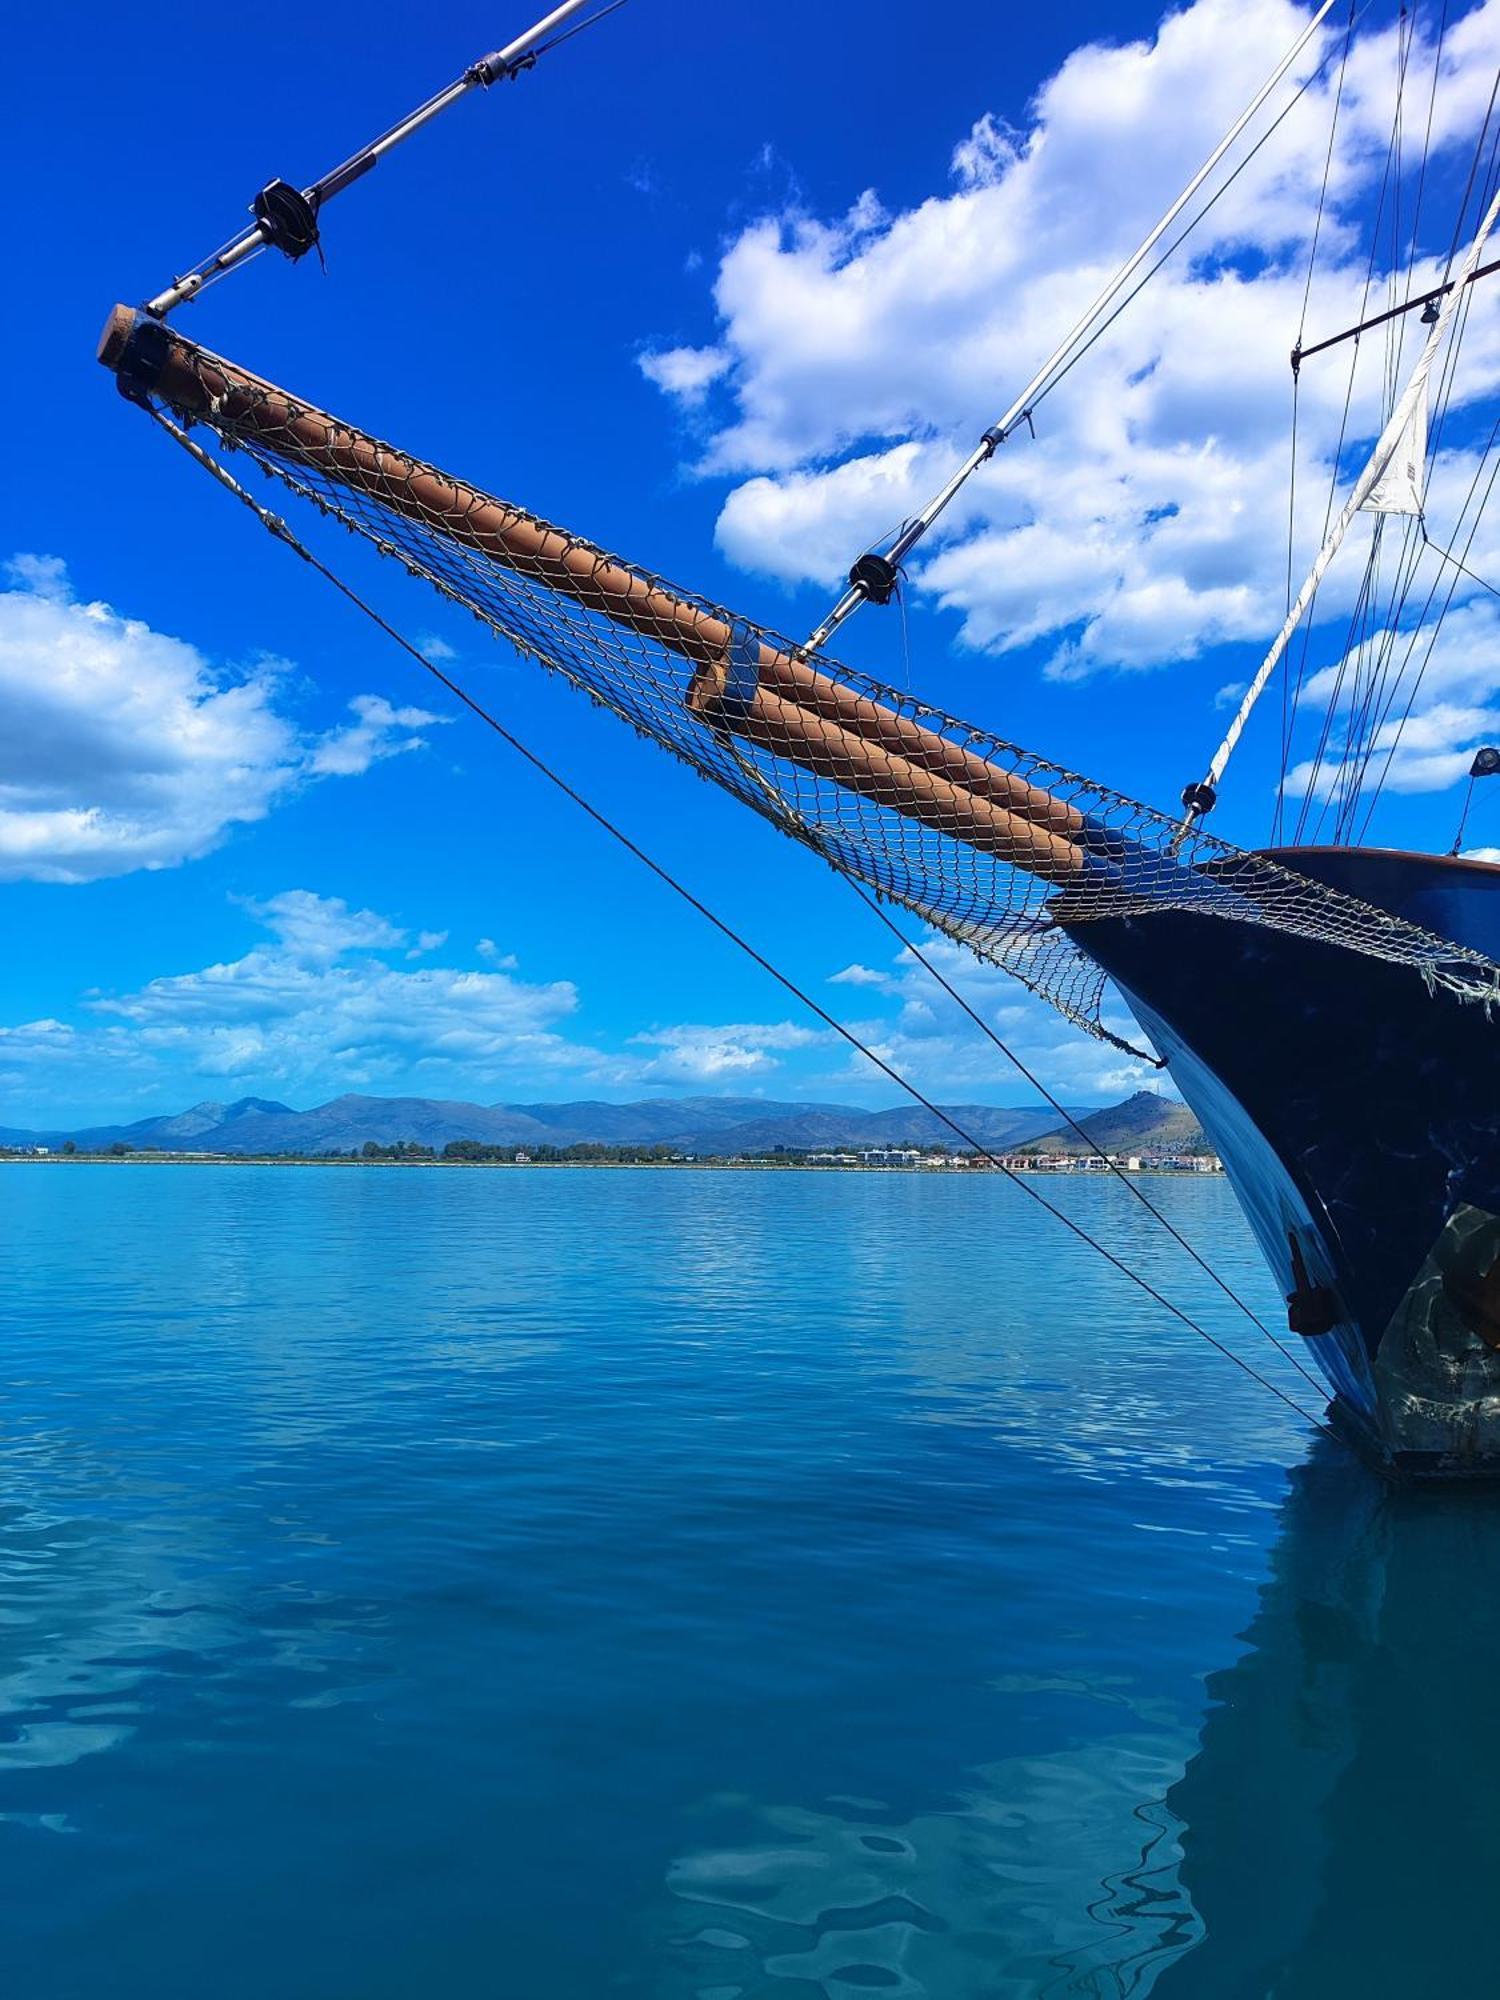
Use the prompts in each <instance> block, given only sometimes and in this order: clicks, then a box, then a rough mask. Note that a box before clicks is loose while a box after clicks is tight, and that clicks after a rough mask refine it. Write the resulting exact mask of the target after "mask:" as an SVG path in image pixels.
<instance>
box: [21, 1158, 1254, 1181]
mask: <svg viewBox="0 0 1500 2000" xmlns="http://www.w3.org/2000/svg"><path fill="white" fill-rule="evenodd" d="M1060 1160H1061V1161H1062V1162H1066V1164H1059V1165H1057V1166H1049V1167H1039V1166H1037V1165H1035V1164H1027V1165H1022V1164H1020V1162H1019V1161H1017V1162H1015V1163H1012V1162H1011V1161H1010V1160H1009V1159H1007V1157H1006V1156H1005V1155H1004V1154H1000V1155H998V1156H997V1161H996V1162H995V1163H991V1162H990V1161H989V1160H986V1159H979V1160H975V1161H973V1162H972V1163H970V1161H968V1160H965V1161H964V1164H963V1165H961V1166H950V1165H949V1164H948V1162H947V1161H946V1160H937V1161H934V1162H933V1163H932V1164H930V1165H928V1164H918V1165H910V1164H906V1163H903V1164H901V1165H893V1166H884V1165H880V1164H877V1163H873V1162H872V1163H870V1164H868V1165H867V1164H866V1163H865V1162H863V1161H847V1160H845V1161H838V1162H832V1161H827V1162H825V1161H813V1160H778V1159H764V1160H731V1159H705V1160H350V1159H340V1158H336V1157H330V1156H324V1155H316V1154H296V1153H278V1154H249V1155H243V1156H241V1155H235V1154H229V1153H210V1154H204V1153H128V1154H125V1155H123V1156H120V1157H115V1156H112V1155H110V1154H108V1153H76V1154H74V1153H69V1154H63V1153H47V1154H36V1153H0V1167H270V1168H275V1167H354V1168H374V1169H376V1170H391V1169H394V1170H396V1171H398V1172H405V1173H412V1172H430V1171H432V1170H433V1169H437V1170H439V1171H442V1172H446V1173H493V1172H497V1171H498V1172H501V1173H557V1172H563V1173H570V1172H577V1171H579V1170H587V1171H591V1172H599V1171H603V1172H606V1173H726V1174H735V1173H747V1174H786V1173H793V1174H946V1175H948V1176H949V1177H951V1178H957V1179H962V1178H964V1177H966V1176H967V1175H970V1174H992V1175H993V1174H1001V1175H1007V1174H1027V1175H1034V1176H1035V1177H1036V1178H1037V1179H1038V1180H1049V1179H1054V1178H1056V1177H1058V1176H1062V1175H1075V1176H1076V1175H1080V1174H1092V1175H1094V1176H1095V1177H1096V1178H1101V1179H1104V1178H1113V1176H1114V1174H1115V1173H1116V1172H1118V1173H1120V1174H1122V1175H1126V1176H1128V1177H1129V1178H1130V1179H1135V1178H1137V1177H1138V1176H1141V1175H1146V1174H1162V1175H1169V1176H1170V1177H1172V1178H1173V1179H1176V1180H1218V1179H1221V1178H1222V1177H1223V1168H1222V1167H1220V1166H1219V1165H1217V1164H1215V1165H1213V1166H1211V1167H1173V1166H1166V1165H1162V1164H1158V1163H1155V1162H1150V1163H1148V1162H1146V1161H1142V1163H1141V1164H1140V1166H1138V1167H1126V1166H1125V1165H1123V1164H1120V1163H1116V1164H1115V1165H1112V1166H1104V1165H1101V1164H1100V1159H1099V1155H1098V1154H1097V1153H1081V1154H1063V1155H1061V1156H1060Z"/></svg>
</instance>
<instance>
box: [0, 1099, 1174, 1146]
mask: <svg viewBox="0 0 1500 2000" xmlns="http://www.w3.org/2000/svg"><path fill="white" fill-rule="evenodd" d="M944 1108H945V1109H946V1110H947V1111H948V1113H949V1115H950V1116H951V1117H952V1118H953V1119H954V1121H955V1122H956V1123H957V1124H958V1125H960V1126H962V1128H963V1129H964V1131H965V1132H967V1133H970V1134H971V1135H972V1136H973V1138H974V1139H975V1140H977V1141H978V1143H979V1144H980V1145H982V1146H987V1147H990V1146H993V1147H999V1146H1003V1147H1007V1148H1014V1147H1017V1146H1028V1147H1029V1146H1030V1145H1032V1143H1033V1142H1035V1144H1036V1147H1037V1149H1038V1150H1046V1151H1053V1152H1060V1153H1073V1152H1087V1151H1088V1150H1089V1147H1088V1145H1087V1144H1086V1143H1085V1142H1084V1141H1082V1140H1080V1138H1079V1137H1078V1134H1077V1133H1076V1132H1074V1131H1073V1130H1072V1129H1071V1128H1070V1127H1067V1126H1063V1127H1061V1128H1059V1125H1058V1118H1057V1114H1056V1112H1055V1111H1053V1110H1052V1109H1051V1108H1050V1107H1048V1106H1046V1105H1009V1106H1006V1105H993V1104H957V1105H948V1106H945V1107H944ZM1069 1109H1070V1115H1071V1116H1073V1117H1076V1118H1077V1119H1078V1120H1079V1121H1080V1123H1081V1124H1082V1126H1083V1128H1084V1130H1085V1131H1086V1132H1087V1133H1088V1135H1089V1138H1090V1139H1091V1140H1093V1141H1094V1142H1095V1143H1096V1144H1098V1145H1100V1146H1103V1147H1104V1148H1105V1149H1106V1150H1108V1151H1111V1152H1123V1151H1133V1150H1136V1149H1137V1148H1139V1147H1140V1146H1142V1145H1148V1146H1149V1145H1153V1144H1154V1145H1171V1146H1184V1145H1190V1144H1192V1143H1194V1141H1195V1140H1199V1139H1201V1135H1200V1134H1199V1133H1198V1130H1197V1126H1196V1124H1195V1123H1194V1121H1193V1118H1192V1115H1191V1113H1190V1112H1188V1111H1186V1110H1185V1109H1184V1107H1183V1106H1182V1105H1180V1104H1174V1103H1172V1102H1171V1101H1170V1100H1169V1099H1167V1098H1163V1097H1157V1096H1155V1095H1154V1094H1153V1093H1152V1092H1150V1091H1140V1092H1138V1093H1137V1094H1136V1095H1135V1096H1134V1097H1132V1098H1130V1099H1129V1100H1128V1101H1127V1102H1126V1103H1124V1104H1120V1105H1115V1106H1112V1107H1111V1108H1109V1109H1108V1110H1103V1111H1100V1110H1096V1109H1094V1110H1091V1109H1087V1108H1085V1109H1076V1108H1073V1107H1070V1108H1069ZM953 1138H954V1135H953V1132H952V1130H951V1128H950V1127H949V1126H947V1125H945V1124H944V1123H943V1122H942V1120H941V1119H940V1118H937V1117H935V1116H934V1115H933V1114H932V1113H931V1112H929V1111H924V1110H922V1109H921V1107H920V1106H917V1105H910V1106H904V1105H898V1106H896V1107H895V1108H893V1109H890V1110H884V1111H866V1110H862V1109H859V1108H858V1107H856V1106H853V1105H847V1104H778V1103H774V1102H771V1101H768V1100H767V1099H765V1098H761V1097H679V1098H651V1099H649V1100H647V1101H645V1102H643V1103H639V1104H603V1103H596V1102H591V1101H587V1100H585V1101H581V1102H575V1103H567V1104H466V1103H463V1102H461V1101H454V1100H448V1099H443V1098H431V1097H358V1096H346V1097H335V1098H333V1099H332V1100H331V1101H330V1102H329V1103H327V1104H319V1105H316V1106H315V1107H314V1108H313V1109H312V1110H310V1111H295V1110H293V1109H292V1108H291V1106H290V1105H286V1104H278V1103H277V1102H275V1100H274V1099H271V1098H264V1097H242V1098H239V1099H238V1100H237V1101H236V1102H235V1103H233V1104H217V1103H204V1104H195V1105H193V1106H192V1107H191V1108H190V1109H189V1110H186V1111H179V1112H176V1113H174V1114H172V1115H171V1116H166V1117H156V1118H141V1119H137V1120H136V1121H135V1122H134V1123H133V1124H129V1125H99V1126H92V1127H88V1128H85V1129H83V1130H80V1131H61V1130H59V1131H39V1132H30V1131H20V1130H15V1129H7V1128H5V1127H0V1146H10V1147H30V1146H49V1147H53V1148H56V1147H59V1146H62V1145H64V1144H66V1143H67V1141H68V1140H70V1139H71V1140H72V1142H73V1143H74V1144H75V1145H76V1146H78V1147H79V1148H80V1149H81V1150H83V1151H99V1150H102V1149H105V1148H108V1147H110V1146H113V1145H125V1146H129V1147H131V1148H133V1149H135V1150H137V1151H140V1150H142V1149H145V1148H158V1149H160V1150H161V1151H163V1152H184V1153H303V1154H307V1153H347V1152H350V1151H357V1150H358V1149H359V1148H360V1147H361V1146H363V1145H364V1144H365V1143H366V1142H367V1141H371V1140H373V1141H374V1142H375V1143H376V1144H377V1145H382V1146H389V1145H394V1144H396V1143H397V1142H398V1141H400V1140H409V1141H412V1142H414V1143H416V1144H417V1145H420V1146H431V1147H433V1148H434V1149H435V1150H438V1151H441V1149H442V1148H443V1147H444V1146H446V1145H447V1144H449V1142H450V1141H452V1140H455V1139H477V1140H479V1141H480V1142H481V1143H483V1144H485V1145H491V1146H517V1147H526V1146H540V1145H552V1146H571V1145H577V1144H582V1143H586V1142H597V1143H602V1144H605V1145H614V1146H656V1145H665V1146H671V1147H673V1148H678V1149H681V1150H682V1151H683V1152H693V1153H724V1154H728V1153H770V1152H774V1151H775V1150H776V1149H777V1148H778V1147H784V1148H787V1149H789V1150H792V1151H798V1152H801V1151H806V1150H808V1149H814V1148H840V1149H842V1148H848V1147H870V1146H923V1145H928V1146H930V1145H942V1144H945V1143H948V1142H950V1141H952V1140H953Z"/></svg>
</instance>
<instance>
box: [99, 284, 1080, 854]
mask: <svg viewBox="0 0 1500 2000" xmlns="http://www.w3.org/2000/svg"><path fill="white" fill-rule="evenodd" d="M99 358H100V360H101V361H102V362H103V363H104V365H105V366H106V367H107V368H111V369H113V370H114V371H115V373H116V375H117V377H118V379H119V382H120V385H121V388H122V390H123V391H124V392H125V393H126V394H127V395H128V396H130V397H131V398H133V399H135V400H142V399H150V398H157V399H159V400H160V401H161V402H162V403H164V404H165V405H167V406H168V407H169V408H170V409H172V410H174V411H176V412H177V414H178V415H179V416H180V417H182V418H185V419H186V420H187V421H189V422H194V421H198V420H207V421H208V422H209V423H210V424H211V425H212V426H213V427H214V428H215V429H217V430H220V431H221V432H222V433H224V434H226V435H228V436H231V437H232V438H233V439H234V440H235V441H236V442H237V443H240V444H245V445H253V444H254V443H256V442H260V443H262V444H263V445H265V446H267V447H268V448H269V449H270V450H272V451H273V452H274V453H275V454H276V456H277V457H278V458H280V459H282V460H287V461H290V462H292V463H294V464H296V465H299V466H301V467H304V468H306V469H307V470H308V471H309V472H311V473H313V474H315V475H318V476H320V477H323V478H326V479H328V480H330V481H332V482H334V483H336V484H337V485H338V486H339V487H342V488H344V489H346V490H348V491H350V492H353V493H356V494H361V495H363V496H364V497H365V498H367V499H369V500H371V501H373V502H375V503H376V504H377V505H378V506H379V507H381V508H384V509H388V510H389V511H391V512H393V513H395V514H398V515H401V516H404V517H405V518H406V519H408V520H412V521H416V522H418V523H419V524H420V525H421V526H422V528H423V529H424V530H426V531H428V532H433V533H437V534H439V535H441V536H443V537H444V538H446V539H447V540H448V541H450V542H453V543H456V544H457V545H459V546H460V547H463V548H468V549H472V550H474V551H475V552H477V553H478V554H480V555H482V556H484V557H485V558H486V559H488V560H489V561H490V562H493V563H496V564H499V565H501V566H502V567H504V568H507V569H510V570H512V571H514V572H516V573H518V574H520V575H523V576H525V577H526V578H528V579H529V580H531V581H533V582H538V583H541V584H543V585H545V586H546V587H547V588H548V589H549V590H551V591H553V592H556V593H557V594H558V595H560V596H564V597H567V598H571V599H572V600H573V601H575V602H576V603H578V604H581V605H583V606H585V607H586V608H587V609H589V610H591V611H595V612H602V613H603V614H604V616H605V617H607V618H608V619H610V620H611V621H613V623H615V624H616V625H619V626H621V627H623V628H625V629H626V630H628V631H631V632H634V633H637V634H639V635H640V636H641V637H643V638H646V639H649V640H652V641H654V642H655V643H657V644H658V645H661V646H663V647H665V648H667V649H668V650H669V651H671V652H674V653H676V654H677V655H679V656H680V657H681V658H682V659H684V660H686V661H688V662H689V663H691V665H692V666H693V668H694V674H693V679H692V682H691V685H690V688H689V691H688V694H687V706H688V708H689V710H690V711H691V712H692V713H693V714H694V715H695V716H696V717H697V718H698V720H699V721H700V723H701V724H702V725H703V726H704V727H705V728H710V729H715V730H727V731H729V732H730V733H732V734H733V735H735V736H739V737H743V738H745V739H746V740H747V741H749V742H751V743H754V744H757V745H759V746H760V747H761V748H762V749H764V750H767V751H769V752H770V753H771V754H772V755H773V756H777V757H783V758H786V759H787V760H788V761H789V762H791V763H793V764H796V765H798V766H799V767H800V768H802V769H803V770H807V771H810V772H812V773H814V774H815V775H816V776H818V777H821V778H826V779H830V780H832V781H833V782H834V783H836V784H838V785H840V786H842V787H844V788H845V789H846V790H849V791H853V792H856V793H858V794H860V795H862V796H864V797H867V798H870V799H872V800H874V801H875V802H877V803H878V804H880V805H882V806H885V807H887V808H888V809H889V810H891V811H892V812H895V813H898V814H901V815H902V816H903V817H905V818H909V819H912V820H916V821H918V822H920V823H921V824H923V825H925V826H929V827H931V828H933V829H934V830H935V831H937V832H940V833H944V834H947V835H949V836H951V837H952V838H953V839H956V840H959V841H962V842H963V843H964V844H965V845H967V846H970V847H973V848H976V849H978V850H980V851H981V852H983V853H987V854H990V855H993V856H995V857H996V858H997V859H999V860H1002V861H1004V862H1007V863H1009V864H1010V865H1012V866H1014V867H1016V868H1019V869H1021V870H1023V871H1024V872H1026V873H1028V874H1030V875H1034V876H1037V877H1039V878H1040V879H1042V880H1043V881H1045V882H1049V883H1053V884H1057V885H1062V884H1067V883H1072V882H1075V881H1077V880H1078V879H1080V878H1081V877H1082V876H1083V875H1084V874H1085V873H1086V872H1087V871H1088V870H1089V868H1090V867H1091V866H1095V865H1098V863H1099V862H1100V861H1102V860H1103V859H1104V857H1105V856H1106V855H1108V854H1109V853H1111V852H1112V851H1113V852H1118V845H1119V843H1118V840H1117V838H1115V837H1112V836H1110V835H1109V834H1108V833H1106V831H1105V830H1104V829H1103V828H1102V827H1100V826H1098V825H1096V824H1095V823H1094V822H1093V821H1092V820H1091V819H1090V817H1089V816H1088V815H1087V814H1085V813H1083V812H1081V811H1079V810H1078V808H1076V807H1075V806H1072V805H1070V804H1068V803H1067V802H1066V801H1065V800H1062V799H1059V798H1056V797H1054V796H1053V795H1052V794H1051V793H1050V792H1048V791H1046V790H1044V789H1042V788H1040V787H1038V786H1035V785H1032V784H1030V783H1028V782H1027V781H1026V780H1025V779H1024V778H1022V777H1020V776H1018V775H1016V774H1014V773H1012V772H1008V771H1006V770H1003V769H1002V768H1000V767H999V766H997V765H994V764H991V763H989V762H987V761H986V760H985V759H984V758H982V757H979V756H976V755H975V754H974V752H973V751H972V750H968V749H966V748H964V747H963V746H962V745H960V744H957V743H952V742H949V741H948V740H947V739H946V738H945V737H943V736H941V735H939V734H938V733H937V732H936V731H934V730H931V729H928V728H926V727H924V726H923V725H922V724H921V723H918V722H916V721H914V720H912V718H910V717H909V716H904V715H902V714H900V713H898V712H897V711H896V710H894V709H891V708H888V707H886V706H885V705H883V704H882V703H880V702H877V701H874V700H872V699H870V698H869V697H868V696H866V695H861V694H858V693H856V692H855V691H854V690H852V689H850V688H847V687H844V686H842V685H840V683H839V682H837V681H836V680H834V679H833V678H832V677H831V676H829V675H827V674H823V673H820V672H818V671H817V670H816V669H815V668H813V667H811V666H809V665H808V664H807V662H806V661H805V660H802V659H799V658H798V657H797V656H796V654H795V653H794V652H793V651H792V650H791V649H790V648H778V647H775V646H772V645H769V644H767V643H766V642H765V641H764V640H762V639H760V638H758V637H757V636H755V635H753V634H751V633H748V631H747V630H745V629H742V630H740V631H737V630H736V627H735V626H734V624H733V623H731V622H730V621H728V620H725V619H722V618H716V617H713V616H711V615H708V614H706V613H705V611H704V610H703V608H701V607H700V606H698V605H696V604H693V603H691V602H689V601H687V600H686V599H684V598H682V597H679V596H677V595H675V594H674V593H673V592H672V591H671V590H670V589H669V588H667V587H664V586H663V585H661V584H660V583H659V582H657V581H656V580H655V579H653V578H651V577H648V576H646V575H644V574H643V573H641V572H640V571H638V570H636V569H633V568H631V567H629V566H628V565H626V564H624V563H621V562H619V561H617V560H615V559H612V558H610V557H608V556H606V555H604V554H603V552H602V551H600V550H598V549H596V548H594V547H593V546H591V545H590V544H589V543H587V542H583V541H581V540H579V539H578V538H577V537H576V536H574V535H571V534H569V533H567V532H566V531H565V530H563V529H560V528H556V527H554V526H552V525H551V524H550V523H548V522H546V521H544V520H542V519H540V518H539V517H538V516H537V515H534V514H530V513H527V512H526V511H525V510H523V509H521V508H519V507H515V506H513V505H511V504H509V503H508V502H505V501H502V500H498V499H496V498H494V497H493V496H492V495H490V494H488V493H484V492H481V491H480V490H479V489H478V488H476V487H473V486H470V485H468V484H467V483H466V482H464V481H462V480H459V479H456V478H454V477H453V476H452V475H451V474H449V473H446V472H441V471H439V470H438V469H437V468H436V467H433V466H430V465H426V464H424V463H422V462H421V461H420V460H418V459H415V458H412V457H409V456H408V455H407V454H405V453H403V452H400V451H397V450H395V449H394V448H393V447H391V446H389V445H385V444H380V443H377V442H375V441H374V440H372V439H370V438H368V437H366V436H365V435H364V433H362V432H360V431H357V430H355V429H354V428H353V427H352V426H351V425H349V424H346V423H343V422H341V421H340V420H339V419H338V418H336V417H332V416H329V415H328V414H327V413H326V412H325V411H322V410H320V409H317V408H315V407H314V406H312V405H311V404H308V403H305V402H302V401H300V400H299V399H298V398H296V397H294V396H291V395H290V394H288V393H287V392H286V391H285V390H283V389H279V388H277V387H276V386H275V385H274V384H272V383H269V382H265V381H263V380H261V378H260V377H258V376H255V375H252V374H250V373H249V372H248V371H247V370H245V369H242V368H239V367H237V366H236V365H235V364H234V363H233V362H230V361H226V360H224V359H223V358H222V357H221V356H219V355H215V354H210V353H209V352H208V351H207V350H206V349H204V348H202V347H199V346H197V345H196V344H195V343H193V342H191V341H187V340H184V339H182V338H181V337H180V336H178V335H177V334H176V333H175V332H174V331H171V330H169V329H168V328H167V327H165V326H163V325H162V324H161V323H160V322H159V321H158V320H156V319H154V318H152V317H150V316H148V315H145V314H142V313H137V312H133V311H131V310H130V309H129V308H128V307H125V306H118V307H116V309H115V311H114V312H113V313H112V314H111V316H110V319H109V322H108V324H107V326H106V327H105V331H104V336H103V339H102V341H101V343H100V347H99Z"/></svg>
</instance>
